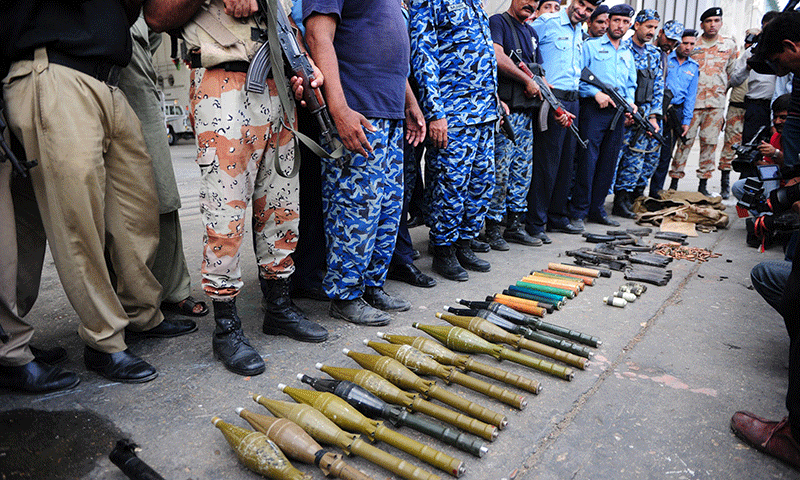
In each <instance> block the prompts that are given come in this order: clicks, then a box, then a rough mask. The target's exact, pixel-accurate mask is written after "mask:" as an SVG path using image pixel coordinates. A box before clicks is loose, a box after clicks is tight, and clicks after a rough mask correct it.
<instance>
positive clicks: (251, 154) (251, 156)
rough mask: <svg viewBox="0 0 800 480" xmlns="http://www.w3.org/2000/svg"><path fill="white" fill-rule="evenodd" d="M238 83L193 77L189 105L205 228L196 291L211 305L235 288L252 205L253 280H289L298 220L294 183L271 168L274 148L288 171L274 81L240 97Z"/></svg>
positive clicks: (236, 77) (287, 141)
mask: <svg viewBox="0 0 800 480" xmlns="http://www.w3.org/2000/svg"><path fill="white" fill-rule="evenodd" d="M245 75H246V74H245V73H243V72H226V71H224V70H222V69H210V70H199V69H198V70H193V71H192V82H191V85H190V91H189V98H190V101H191V104H192V111H193V120H194V129H195V134H196V136H197V163H198V165H199V166H200V173H201V185H200V213H201V216H202V220H203V224H204V226H205V234H204V235H203V265H202V270H201V273H202V277H203V279H202V285H203V290H205V292H206V294H208V295H209V296H210V297H211V298H226V297H231V296H234V295H236V294H238V293H239V290H240V289H241V288H242V285H243V283H242V272H241V269H240V267H239V258H240V248H241V245H242V239H243V238H244V230H245V211H246V209H247V204H248V202H250V201H251V200H252V207H253V217H252V229H253V246H254V248H255V253H256V262H257V263H258V267H259V275H260V276H261V277H262V278H279V277H280V278H286V277H288V276H289V275H291V274H292V272H294V263H292V258H291V256H290V254H291V253H292V252H293V251H294V248H295V245H296V243H297V229H298V225H299V220H300V216H299V204H298V203H299V202H298V200H299V197H298V195H299V190H298V187H299V178H298V177H297V176H295V177H294V178H284V177H281V176H279V175H278V174H277V173H276V171H275V168H274V155H275V149H276V148H277V149H278V152H279V154H280V160H281V165H282V168H283V170H284V171H288V170H289V169H290V168H291V165H292V162H294V154H295V151H294V150H295V149H294V142H293V139H292V135H291V133H290V132H289V131H288V130H287V129H285V128H283V127H282V125H281V119H280V117H279V115H280V114H281V108H280V102H279V100H278V96H277V92H276V90H275V84H274V82H273V80H272V79H268V87H269V92H268V93H267V92H265V93H263V94H254V93H249V92H246V91H245V90H244V79H245ZM284 120H285V119H284Z"/></svg>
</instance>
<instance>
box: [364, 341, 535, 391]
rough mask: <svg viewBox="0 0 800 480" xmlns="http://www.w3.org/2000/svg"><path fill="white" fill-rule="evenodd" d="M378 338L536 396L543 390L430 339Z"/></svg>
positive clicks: (515, 375)
mask: <svg viewBox="0 0 800 480" xmlns="http://www.w3.org/2000/svg"><path fill="white" fill-rule="evenodd" d="M378 337H380V338H382V339H384V340H386V341H387V342H390V343H394V344H395V345H411V346H412V347H414V348H417V349H419V350H420V351H421V352H423V353H427V354H428V355H430V356H432V357H433V358H434V360H436V361H437V362H439V363H443V364H446V365H452V366H454V367H456V368H460V369H461V370H464V371H465V372H475V373H479V374H481V375H483V376H485V377H489V378H493V379H495V380H498V381H500V382H503V383H505V384H508V385H512V386H514V387H517V388H521V389H523V390H527V391H529V392H531V393H534V394H538V393H539V392H541V389H542V387H541V384H540V383H539V382H538V381H536V380H533V379H530V378H525V377H521V376H519V375H517V374H514V373H511V372H508V371H506V370H503V369H501V368H497V367H494V366H492V365H487V364H485V363H483V362H479V361H477V360H475V359H474V358H472V357H470V356H469V355H459V354H457V353H455V352H454V351H452V350H450V349H448V348H447V347H445V346H444V345H442V344H440V343H437V342H435V341H433V340H431V339H429V338H424V337H411V336H407V335H390V334H386V333H383V332H378Z"/></svg>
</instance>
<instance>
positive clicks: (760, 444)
mask: <svg viewBox="0 0 800 480" xmlns="http://www.w3.org/2000/svg"><path fill="white" fill-rule="evenodd" d="M731 430H733V433H734V434H736V436H737V437H739V438H741V439H742V440H744V441H745V442H746V443H748V444H750V445H751V446H753V447H755V448H756V449H757V450H761V451H762V452H764V453H767V454H769V455H772V456H773V457H776V458H778V459H780V460H783V461H784V462H786V463H788V464H789V465H791V466H793V467H795V468H800V444H798V443H797V441H796V440H795V439H794V437H792V432H791V429H790V428H789V417H785V418H784V419H783V420H781V421H780V422H771V421H769V420H766V419H763V418H761V417H759V416H757V415H755V414H753V413H750V412H736V413H734V414H733V417H731Z"/></svg>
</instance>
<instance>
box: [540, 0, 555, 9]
mask: <svg viewBox="0 0 800 480" xmlns="http://www.w3.org/2000/svg"><path fill="white" fill-rule="evenodd" d="M547 2H556V3H557V4H559V5H561V0H542V1H541V2H539V6H538V7H536V8H537V9H541V8H542V5H544V4H545V3H547Z"/></svg>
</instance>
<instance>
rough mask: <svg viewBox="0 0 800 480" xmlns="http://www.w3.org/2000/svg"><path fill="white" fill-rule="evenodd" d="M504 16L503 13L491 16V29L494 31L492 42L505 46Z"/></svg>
mask: <svg viewBox="0 0 800 480" xmlns="http://www.w3.org/2000/svg"><path fill="white" fill-rule="evenodd" d="M504 23H505V22H504V21H503V17H502V16H501V14H497V15H492V16H491V17H489V31H490V32H491V33H492V42H494V43H496V44H498V45H502V46H503V47H505V42H503V24H504Z"/></svg>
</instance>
